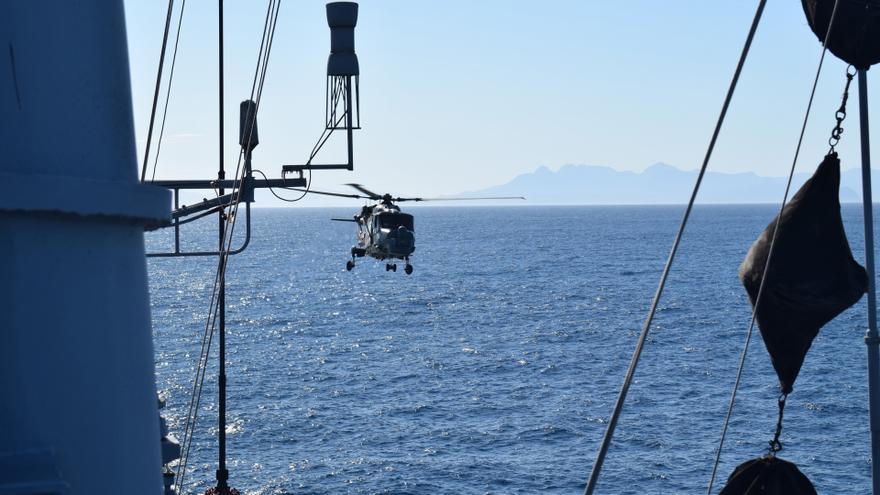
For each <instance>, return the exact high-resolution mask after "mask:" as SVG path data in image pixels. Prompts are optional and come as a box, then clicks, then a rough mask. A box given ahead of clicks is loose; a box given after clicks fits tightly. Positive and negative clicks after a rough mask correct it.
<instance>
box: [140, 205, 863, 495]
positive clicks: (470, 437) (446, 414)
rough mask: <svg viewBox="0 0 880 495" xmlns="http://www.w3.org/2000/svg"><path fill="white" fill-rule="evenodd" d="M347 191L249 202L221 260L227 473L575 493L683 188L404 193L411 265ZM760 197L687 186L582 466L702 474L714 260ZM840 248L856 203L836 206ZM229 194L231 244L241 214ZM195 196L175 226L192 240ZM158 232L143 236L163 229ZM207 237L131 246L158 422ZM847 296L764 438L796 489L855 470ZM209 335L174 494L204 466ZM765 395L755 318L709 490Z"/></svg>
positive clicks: (859, 444)
mask: <svg viewBox="0 0 880 495" xmlns="http://www.w3.org/2000/svg"><path fill="white" fill-rule="evenodd" d="M356 209H357V208H285V209H266V208H263V209H260V208H254V209H253V210H252V222H251V223H252V226H251V227H252V228H251V239H250V243H249V245H248V247H247V249H246V250H245V251H244V252H242V253H241V254H238V255H235V256H232V257H231V258H230V261H229V267H228V273H227V277H226V278H227V293H226V297H227V310H226V318H227V341H226V345H227V360H226V362H227V376H228V419H227V421H228V424H227V427H226V433H227V439H228V443H227V451H228V452H227V456H228V469H229V474H230V485H231V486H233V487H235V488H237V489H239V490H240V491H241V493H243V494H245V493H246V494H278V495H280V494H339V493H353V494H538V493H541V494H580V493H582V492H583V489H584V485H585V482H586V479H587V477H588V475H589V472H590V469H591V467H592V465H593V463H594V461H595V457H596V452H597V450H598V447H599V445H600V442H601V438H602V435H603V433H604V431H605V428H606V425H607V420H608V418H609V416H610V414H611V410H612V407H613V403H614V400H615V399H616V397H617V394H618V392H619V389H620V386H621V383H622V381H623V377H624V374H625V371H626V368H627V366H628V364H629V361H630V357H631V355H632V352H633V350H634V348H635V344H636V340H637V337H638V334H639V331H640V329H641V327H642V325H643V323H644V320H645V317H646V314H647V312H648V308H649V306H650V303H651V299H652V296H653V294H654V292H655V290H656V289H657V284H658V281H659V278H660V274H661V271H662V269H663V265H664V263H665V261H666V259H667V256H668V254H669V249H670V247H671V245H672V242H673V238H674V235H675V231H676V229H677V227H678V225H679V223H680V221H681V217H682V214H683V212H684V206H680V205H677V206H571V207H569V206H556V207H539V206H525V207H520V206H517V207H414V208H409V209H407V211H408V212H411V213H413V214H414V216H415V230H416V251H415V254H414V256H413V261H412V263H413V265H414V267H415V270H414V273H413V274H412V275H406V274H404V273H403V265H402V263H401V264H399V265H398V270H397V272H390V271H386V267H385V263H384V262H379V261H376V260H372V259H365V258H364V259H359V260H358V262H357V266H356V267H355V268H354V270H352V271H351V272H348V271H346V270H345V263H346V261H347V260H349V259H350V254H349V253H350V247H351V245H352V244H353V242H354V234H355V229H354V226H353V224H349V223H342V222H331V221H330V218H334V217H350V216H351V215H352V214H353V213H355V211H354V210H356ZM777 210H778V207H777V206H771V205H749V206H744V205H737V206H732V205H717V206H716V205H698V206H697V207H696V209H695V210H694V212H693V215H692V216H691V221H690V223H689V225H688V228H687V230H686V232H685V235H684V238H683V240H682V243H681V247H680V251H679V254H678V257H677V258H676V260H675V263H674V265H673V268H672V273H671V275H670V277H669V281H668V284H667V287H666V291H665V292H664V294H663V297H662V299H661V302H660V306H659V311H658V312H657V315H656V318H655V320H654V323H653V325H652V327H651V332H650V335H649V337H648V342H647V347H646V348H645V351H644V353H643V355H642V358H641V361H640V362H639V366H638V370H637V373H636V376H635V381H634V383H633V385H632V387H631V389H630V391H629V396H628V398H627V400H626V404H625V407H624V409H623V414H622V416H621V418H620V422H619V424H618V428H617V431H616V433H615V435H614V441H613V443H612V446H611V448H610V450H609V452H608V456H607V459H606V461H605V464H604V469H603V470H602V474H601V477H600V479H599V485H598V489H597V491H596V492H597V493H603V494H646V493H650V494H655V493H656V494H702V493H706V489H707V485H708V482H709V477H710V473H711V471H712V464H713V461H714V457H715V452H716V449H717V448H718V447H719V436H720V433H721V428H722V425H723V422H724V415H725V412H726V409H727V405H728V401H729V400H730V394H731V391H732V388H733V383H734V380H735V377H736V372H737V369H738V366H739V360H740V355H741V352H742V350H743V347H744V344H745V342H746V331H747V329H748V325H749V320H750V316H751V313H750V305H749V302H748V300H747V297H746V294H745V291H744V290H743V288H742V286H741V284H740V282H739V279H738V278H737V270H738V267H739V265H740V263H741V262H742V260H743V258H744V256H745V255H746V252H747V251H748V249H749V246H750V245H751V243H752V242H753V241H754V239H755V238H756V237H757V236H758V234H759V233H760V232H761V230H762V229H763V228H764V227H765V226H766V225H767V224H768V223H769V222H770V221H771V220H772V219H773V217H774V216H775V215H776V213H777ZM842 212H843V218H844V223H845V226H846V230H847V234H848V237H849V240H850V243H851V246H852V248H853V252H854V256H855V258H856V259H857V260H859V262H860V263H864V249H863V242H864V238H863V228H862V214H861V208H860V206H858V205H844V206H843V208H842ZM245 224H246V222H245V216H244V215H243V211H242V212H240V217H239V219H238V220H237V221H236V234H235V235H236V245H238V244H240V243H241V242H243V238H242V236H243V234H244V233H245ZM216 230H217V220H216V219H215V218H214V217H211V218H209V219H205V220H201V221H198V222H194V223H192V224H188V225H185V226H182V227H181V235H182V243H181V249H183V250H198V249H212V248H215V247H216V236H217V233H216ZM169 235H170V231H169V230H168V229H166V231H163V232H159V233H152V234H148V236H147V247H148V251H152V252H159V251H168V250H170V249H172V248H173V242H172V240H171V238H170V237H169ZM216 268H217V261H216V258H150V259H149V261H148V269H149V277H150V297H151V307H152V317H153V332H154V333H153V336H154V345H155V356H156V378H157V388H158V390H159V391H160V393H161V394H162V396H163V397H164V398H165V400H166V403H167V406H166V407H165V408H164V409H163V410H162V414H163V416H164V417H165V418H166V419H167V421H168V425H169V427H170V429H171V432H172V433H173V434H176V435H177V436H178V438H180V437H181V436H182V433H183V429H184V424H185V421H186V416H187V410H188V407H189V404H190V400H191V394H192V389H193V379H194V377H195V370H196V363H197V360H198V356H199V350H200V346H201V342H202V337H203V334H204V330H205V325H206V318H207V316H208V309H209V304H210V299H211V294H212V287H213V282H214V276H215V272H216ZM866 314H867V309H866V303H865V298H863V299H862V300H861V301H859V303H858V304H856V305H855V306H853V307H852V308H850V309H849V310H847V311H846V312H845V313H843V314H842V315H841V316H839V317H838V318H837V319H835V320H834V321H832V322H831V323H829V324H828V325H826V326H825V327H824V328H823V329H822V331H821V332H820V334H819V336H818V338H817V339H816V340H815V342H814V344H813V347H812V349H811V350H810V353H809V354H808V356H807V359H806V362H805V364H804V367H803V369H802V371H801V373H800V376H799V378H798V379H797V382H796V383H795V386H794V388H795V390H794V393H793V394H792V395H791V396H790V397H789V399H788V405H787V407H786V409H785V419H784V423H783V425H784V427H783V430H782V436H781V441H782V443H783V450H782V451H781V452H780V453H779V456H780V457H781V458H784V459H786V460H789V461H792V462H794V463H795V464H796V465H797V466H798V467H799V469H800V470H801V471H802V472H803V473H804V474H805V475H806V476H807V477H808V478H809V479H810V480H811V481H812V482H813V484H814V485H815V487H816V489H817V490H818V492H819V493H868V492H869V491H870V479H871V477H870V433H869V424H868V404H867V365H866V347H865V343H864V334H865V330H866V326H867V316H866ZM216 343H217V339H216V336H215V337H214V339H213V343H212V351H211V360H210V364H209V366H208V370H207V376H206V378H205V382H204V388H203V393H202V396H201V398H200V403H199V408H198V421H197V426H196V428H195V434H194V436H193V442H192V447H191V450H190V453H189V462H188V469H187V474H186V477H185V479H184V489H185V490H184V491H185V493H204V492H205V490H206V489H208V488H209V487H211V486H213V485H214V478H215V470H216V469H217V455H218V450H217V441H216V435H217V432H218V430H217V428H218V426H217V413H218V410H217V378H216V373H217V361H218V358H217V354H216V353H217V345H216ZM778 396H779V388H778V382H777V379H776V375H775V373H774V371H773V369H772V367H771V365H770V359H769V356H768V354H767V351H766V349H765V347H764V344H763V342H762V340H761V337H760V333H759V332H758V331H757V330H756V331H755V333H754V335H753V338H752V340H751V344H750V347H749V352H748V354H747V359H746V366H745V370H744V375H743V380H742V384H741V386H740V388H739V392H738V396H737V400H736V404H735V408H734V411H733V417H732V419H731V422H730V430H729V432H728V435H727V441H726V442H725V443H724V445H723V448H722V451H721V452H722V455H721V463H720V466H719V470H718V472H719V475H718V480H717V481H716V483H715V488H714V489H713V493H717V492H718V491H719V490H720V489H721V487H722V486H723V484H724V482H725V481H726V479H727V477H728V476H729V475H730V473H732V471H733V470H734V468H735V467H736V466H737V465H738V464H740V463H742V462H745V461H747V460H749V459H752V458H755V457H760V456H762V455H764V454H765V453H766V452H767V446H768V441H769V440H770V439H771V438H772V437H773V432H774V429H775V425H776V418H777V398H778Z"/></svg>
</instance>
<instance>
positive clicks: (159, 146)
mask: <svg viewBox="0 0 880 495" xmlns="http://www.w3.org/2000/svg"><path fill="white" fill-rule="evenodd" d="M184 9H186V0H182V1H181V3H180V15H179V16H178V19H177V34H176V35H175V36H174V52H173V53H172V55H171V69H170V70H169V71H168V86H167V88H166V90H165V104H164V108H163V110H162V125H160V126H159V139H158V140H156V156H155V158H154V159H153V174H152V176H151V177H150V182H153V181H155V180H156V166H157V165H158V164H159V154H160V153H161V152H162V138H163V137H164V136H165V119H166V118H167V117H168V102H169V101H170V100H171V83H172V82H173V81H174V67H175V65H176V64H177V47H178V46H180V30H181V27H182V26H183V11H184ZM144 166H146V160H145V161H144ZM141 180H143V179H141Z"/></svg>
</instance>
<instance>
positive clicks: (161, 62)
mask: <svg viewBox="0 0 880 495" xmlns="http://www.w3.org/2000/svg"><path fill="white" fill-rule="evenodd" d="M173 12H174V0H168V13H167V14H165V33H164V34H163V35H162V50H161V51H160V52H159V68H158V70H157V71H156V89H155V91H154V92H153V109H152V110H151V111H150V126H149V128H148V129H147V145H146V149H145V151H144V165H143V167H142V168H141V182H143V181H144V179H146V177H147V161H148V160H149V158H150V142H151V141H152V138H153V124H154V123H155V122H156V104H157V103H159V89H160V88H161V86H162V67H163V66H164V65H165V49H166V48H167V47H168V31H169V29H170V28H171V15H172V13H173Z"/></svg>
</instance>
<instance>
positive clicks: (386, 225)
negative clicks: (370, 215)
mask: <svg viewBox="0 0 880 495" xmlns="http://www.w3.org/2000/svg"><path fill="white" fill-rule="evenodd" d="M401 225H402V226H403V227H404V228H405V229H407V230H413V231H414V230H415V229H414V228H413V217H412V215H410V214H407V213H383V214H381V215H379V226H380V227H381V228H383V229H391V230H394V229H396V228H398V227H400V226H401Z"/></svg>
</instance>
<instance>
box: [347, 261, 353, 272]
mask: <svg viewBox="0 0 880 495" xmlns="http://www.w3.org/2000/svg"><path fill="white" fill-rule="evenodd" d="M352 268H354V261H353V260H348V261H347V262H346V263H345V269H346V271H349V272H350V271H351V269H352Z"/></svg>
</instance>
